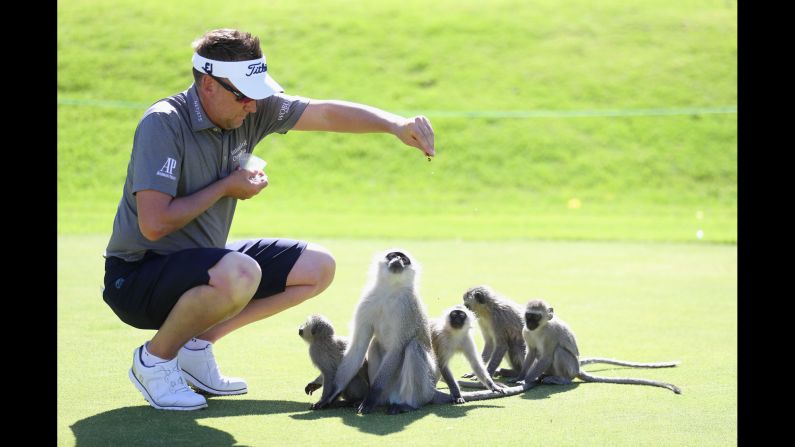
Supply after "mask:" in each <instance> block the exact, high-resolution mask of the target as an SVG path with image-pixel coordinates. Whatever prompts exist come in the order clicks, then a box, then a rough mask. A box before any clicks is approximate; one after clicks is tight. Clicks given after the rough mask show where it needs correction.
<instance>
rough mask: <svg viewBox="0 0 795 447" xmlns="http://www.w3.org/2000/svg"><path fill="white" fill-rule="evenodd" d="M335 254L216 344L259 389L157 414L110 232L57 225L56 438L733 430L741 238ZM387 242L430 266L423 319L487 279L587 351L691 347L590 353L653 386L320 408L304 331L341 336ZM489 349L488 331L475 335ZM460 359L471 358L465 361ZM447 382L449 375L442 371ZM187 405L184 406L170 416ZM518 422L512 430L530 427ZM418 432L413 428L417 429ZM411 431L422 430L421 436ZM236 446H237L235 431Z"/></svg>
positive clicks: (366, 246)
mask: <svg viewBox="0 0 795 447" xmlns="http://www.w3.org/2000/svg"><path fill="white" fill-rule="evenodd" d="M317 242H320V243H321V244H323V245H325V246H326V247H328V248H329V249H331V250H332V251H333V252H334V253H335V254H336V257H337V275H336V279H335V281H334V283H333V284H332V286H331V287H330V288H329V289H328V290H327V291H326V292H325V293H323V295H322V296H320V297H318V298H315V299H313V300H310V301H307V302H306V303H303V304H301V305H299V306H297V307H294V308H292V309H290V310H288V311H285V312H282V313H281V314H278V315H276V316H274V317H273V318H271V319H268V320H266V321H264V322H260V323H259V324H255V325H251V326H247V327H245V328H243V329H241V330H240V331H238V332H235V333H233V334H231V335H229V336H228V337H227V338H225V339H224V340H222V341H221V342H220V343H219V344H218V345H217V347H216V349H215V351H216V354H217V357H218V360H219V362H220V364H221V365H222V368H223V371H225V372H227V373H228V374H230V375H239V376H242V377H245V378H246V379H247V380H248V383H249V393H248V394H246V395H243V396H235V397H223V398H212V399H210V402H209V404H210V406H209V407H208V408H207V409H205V410H201V411H197V412H190V414H174V412H167V413H163V412H157V411H156V410H154V409H153V408H151V407H149V405H148V404H146V402H144V400H143V398H142V397H141V396H140V394H139V393H138V391H137V390H135V388H134V387H133V385H132V384H131V383H130V382H129V379H128V378H127V370H128V369H129V367H130V362H131V358H132V350H133V348H135V347H136V346H138V345H139V344H140V343H142V342H143V341H145V340H147V339H148V337H151V335H152V332H151V331H142V330H138V329H134V328H131V327H127V326H125V325H124V324H123V323H121V322H119V321H118V320H116V318H115V315H113V313H112V312H111V311H110V309H109V308H108V307H107V306H106V305H105V304H104V302H103V301H102V297H101V296H100V293H99V284H100V282H101V279H102V267H101V262H100V261H99V259H100V256H99V253H100V252H101V251H102V247H104V244H105V238H104V237H99V236H63V237H61V239H60V244H59V245H60V246H59V257H58V258H59V259H58V261H59V277H58V284H59V296H58V303H59V306H58V321H59V327H58V421H59V422H58V439H59V445H78V446H90V445H98V446H99V445H102V446H105V445H175V444H176V445H191V446H192V445H208V446H219V445H252V446H253V445H257V446H268V445H296V446H298V445H330V446H335V445H348V444H353V445H371V444H372V443H378V444H379V445H388V446H405V445H407V444H408V443H416V444H417V445H437V446H449V445H450V444H451V442H453V441H454V440H455V441H458V442H466V443H467V444H479V442H477V441H475V440H477V439H480V437H481V436H482V433H483V432H484V431H485V432H486V433H488V436H489V437H490V438H491V439H492V440H493V442H494V443H495V444H496V443H500V444H503V445H526V444H527V440H528V439H529V437H532V438H534V439H546V440H547V441H548V443H549V445H605V446H638V445H648V446H659V445H678V446H681V445H693V446H708V445H714V446H725V445H732V444H734V443H736V439H735V438H736V436H737V321H736V313H737V288H736V280H737V270H736V264H737V250H736V247H734V246H724V245H696V244H640V243H603V242H543V241H539V242H530V241H526V242H494V241H490V242H455V241H415V240H367V241H363V240H345V239H333V240H323V239H321V240H318V241H317ZM395 244H400V245H401V246H402V247H404V248H405V249H407V250H409V251H410V252H411V253H412V254H414V255H415V256H416V257H417V258H419V259H420V261H421V262H422V263H423V267H424V270H423V272H424V273H423V276H422V278H421V282H420V284H421V286H420V291H421V293H422V296H423V299H424V301H425V303H426V306H427V308H428V312H429V314H430V315H431V316H437V315H439V314H440V313H441V312H442V311H443V310H444V309H445V308H447V307H449V306H451V305H454V304H456V303H459V302H460V301H461V294H463V292H464V291H465V290H466V289H467V288H468V287H470V286H473V285H476V284H482V283H488V284H490V285H492V287H494V288H495V289H497V290H499V291H501V292H503V293H505V294H507V295H508V296H511V297H513V298H514V299H515V300H516V301H517V302H526V301H527V300H528V299H530V298H533V297H544V298H545V299H546V300H548V301H549V302H550V303H552V305H553V306H554V307H555V311H556V313H557V315H558V316H559V317H560V318H562V319H564V320H565V321H566V322H568V323H569V324H570V325H571V326H572V328H573V329H574V330H575V331H576V334H577V337H578V338H579V344H580V350H581V352H582V353H583V355H586V356H609V357H615V358H621V359H625V360H636V361H662V360H675V359H678V360H681V361H682V364H681V365H680V366H678V367H676V368H671V369H661V370H637V369H636V370H632V369H625V368H617V367H611V366H609V365H602V366H599V365H592V366H589V367H588V368H587V370H588V371H591V372H596V373H598V374H601V375H609V376H614V377H615V376H621V375H627V376H632V377H647V378H655V379H658V380H664V381H669V382H672V383H674V384H676V385H678V386H679V387H681V388H682V391H683V394H681V395H675V394H674V393H672V392H670V391H668V390H663V389H660V388H653V387H644V386H629V385H612V384H600V383H577V384H575V385H569V386H560V387H551V386H544V387H538V388H536V389H534V390H531V391H529V392H527V393H526V394H525V395H523V396H514V397H509V398H505V399H500V400H493V401H483V402H473V403H467V404H464V405H462V406H431V407H427V408H425V409H422V410H420V411H417V412H415V413H411V414H404V415H400V416H394V417H392V416H386V415H385V414H384V413H383V412H382V411H379V412H377V413H374V414H371V415H367V416H356V414H355V413H354V412H353V410H352V409H341V410H328V411H322V412H310V411H309V409H308V408H309V404H310V403H311V402H314V401H315V400H317V399H318V398H319V397H318V396H316V395H313V396H312V397H310V396H307V395H305V394H304V391H303V389H304V386H305V385H306V384H307V382H309V381H311V380H312V379H314V378H315V376H316V375H317V371H316V370H315V369H314V368H313V367H312V365H311V363H310V361H309V356H308V353H307V347H306V344H305V343H304V341H303V340H301V338H299V336H298V326H299V325H300V324H301V323H302V322H303V321H304V319H305V318H306V317H307V316H308V315H309V314H311V313H315V312H317V313H322V314H324V315H326V316H327V317H329V318H330V319H331V321H332V322H333V323H334V324H335V327H336V328H337V330H338V331H339V333H340V334H344V335H347V334H349V329H348V323H349V321H350V318H351V314H352V312H353V308H354V306H355V304H356V301H357V300H358V298H359V294H360V292H361V290H362V287H363V285H364V281H365V274H366V273H365V272H366V269H367V267H368V263H369V260H370V257H371V255H372V254H373V253H374V252H376V251H378V250H382V249H385V248H388V247H391V246H394V245H395ZM475 339H476V341H477V343H478V346H479V347H481V348H482V347H483V342H482V339H481V338H480V336H479V335H477V336H476V338H475ZM452 369H453V372H454V373H456V374H458V375H461V374H464V373H465V372H467V371H468V370H469V368H468V366H467V364H466V362H465V361H464V360H463V359H460V358H459V359H456V361H455V362H454V364H453V367H452ZM440 388H444V385H443V384H441V385H440ZM176 413H181V412H176ZM520 427H521V429H520V430H518V428H520ZM417 439H419V441H416V440H417ZM412 440H414V442H412ZM235 442H236V443H235Z"/></svg>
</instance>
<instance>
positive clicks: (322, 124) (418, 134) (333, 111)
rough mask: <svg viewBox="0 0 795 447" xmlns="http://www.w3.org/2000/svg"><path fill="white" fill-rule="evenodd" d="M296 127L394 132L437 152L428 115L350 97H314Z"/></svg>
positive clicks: (429, 152) (428, 151) (427, 151)
mask: <svg viewBox="0 0 795 447" xmlns="http://www.w3.org/2000/svg"><path fill="white" fill-rule="evenodd" d="M293 130H315V131H326V132H350V133H368V132H384V133H391V134H392V135H395V136H396V137H398V138H399V139H400V140H401V141H402V142H403V143H405V144H407V145H409V146H413V147H416V148H417V149H419V150H421V151H422V152H423V153H424V154H425V155H428V156H431V157H432V156H434V155H436V148H435V147H434V141H433V139H434V135H433V128H432V127H431V122H430V121H429V120H428V118H426V117H424V116H422V115H418V116H415V117H411V118H403V117H402V116H399V115H395V114H394V113H390V112H387V111H385V110H381V109H378V108H375V107H372V106H368V105H364V104H357V103H353V102H348V101H339V100H315V99H312V100H310V101H309V105H308V106H307V107H306V109H305V110H304V113H303V114H302V115H301V118H299V119H298V122H297V123H296V124H295V126H294V127H293Z"/></svg>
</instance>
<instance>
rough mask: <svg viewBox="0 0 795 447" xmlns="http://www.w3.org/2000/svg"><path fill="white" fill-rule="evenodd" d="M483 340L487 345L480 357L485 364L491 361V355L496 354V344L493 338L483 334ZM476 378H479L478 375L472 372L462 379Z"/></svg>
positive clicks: (484, 346)
mask: <svg viewBox="0 0 795 447" xmlns="http://www.w3.org/2000/svg"><path fill="white" fill-rule="evenodd" d="M483 338H484V340H485V344H484V345H483V353H481V354H480V357H481V358H482V359H483V363H484V364H485V363H486V362H488V361H489V359H491V354H492V353H493V352H494V342H493V341H492V340H491V337H489V336H488V335H487V334H483ZM476 352H477V351H476ZM475 376H477V374H475V373H474V372H470V373H466V374H464V375H463V376H461V377H463V378H465V379H471V378H472V377H475Z"/></svg>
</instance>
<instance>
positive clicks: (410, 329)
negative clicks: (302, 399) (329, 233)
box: [313, 249, 527, 414]
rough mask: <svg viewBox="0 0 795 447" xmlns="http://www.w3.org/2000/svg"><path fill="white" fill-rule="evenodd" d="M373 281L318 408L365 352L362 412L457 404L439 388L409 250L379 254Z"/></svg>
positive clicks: (517, 389) (474, 396) (481, 395)
mask: <svg viewBox="0 0 795 447" xmlns="http://www.w3.org/2000/svg"><path fill="white" fill-rule="evenodd" d="M370 266H371V267H370V275H369V278H370V279H369V282H368V283H367V285H366V286H365V288H364V293H363V295H362V297H361V299H360V300H359V303H358V304H357V306H356V310H355V312H354V318H353V331H352V335H351V343H350V346H349V347H348V350H347V351H346V352H345V355H344V356H343V358H342V362H341V363H340V366H339V368H337V373H336V375H335V378H334V382H333V385H332V387H331V392H330V395H329V397H327V398H321V400H320V401H318V402H317V403H316V404H315V405H314V407H313V408H314V409H321V408H325V407H326V406H327V405H328V404H329V403H331V402H332V401H333V400H334V399H335V398H336V397H337V395H339V393H340V392H341V391H342V390H343V389H344V388H345V386H346V385H347V384H348V383H349V382H350V380H351V379H352V378H353V376H354V375H355V374H356V372H357V371H358V370H359V368H361V366H362V364H363V363H364V360H365V355H366V356H367V357H366V358H367V363H368V365H367V368H368V376H369V378H370V390H369V392H368V393H367V396H366V397H365V399H364V401H363V402H362V403H361V405H359V407H358V409H357V412H358V413H370V412H372V411H373V409H374V408H375V407H376V406H378V405H387V414H397V413H400V412H405V411H412V410H416V409H418V408H420V407H422V406H423V405H426V404H429V403H453V402H454V400H453V398H452V396H450V395H449V394H445V393H442V392H440V391H438V390H437V389H436V377H437V376H438V374H439V373H438V371H437V366H436V359H435V358H434V355H433V349H432V347H431V334H430V329H429V322H428V317H427V312H426V311H425V306H424V305H423V303H422V300H421V299H420V297H419V293H418V291H417V282H418V277H419V273H420V268H419V265H418V264H417V262H416V259H415V258H414V257H412V256H409V255H408V254H406V251H405V250H398V249H395V250H387V251H385V252H382V253H379V254H377V255H376V256H375V257H374V258H373V262H372V263H371V264H370ZM525 389H527V385H526V384H525V385H522V386H514V387H511V388H506V389H505V391H506V393H505V394H501V393H496V392H493V391H490V390H484V391H479V392H470V393H466V394H464V396H463V397H464V398H466V400H468V401H472V400H483V399H492V398H495V397H502V396H504V395H513V394H518V393H521V392H523V391H524V390H525Z"/></svg>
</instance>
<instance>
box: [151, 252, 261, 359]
mask: <svg viewBox="0 0 795 447" xmlns="http://www.w3.org/2000/svg"><path fill="white" fill-rule="evenodd" d="M207 273H208V274H209V276H210V282H209V284H207V285H203V286H197V287H194V288H192V289H190V290H188V291H187V292H185V293H184V294H183V295H182V296H181V297H180V298H179V300H178V301H177V304H175V305H174V307H173V308H172V309H171V312H170V313H169V314H168V317H167V318H166V321H165V322H164V323H163V325H162V326H160V329H159V330H158V331H157V333H156V334H155V336H154V337H153V338H152V340H151V341H150V342H149V344H148V345H147V350H148V351H149V352H150V353H151V354H154V355H156V356H157V357H160V358H162V359H166V360H170V359H173V358H174V357H176V355H177V352H178V351H179V349H180V348H181V347H182V346H183V345H184V344H185V343H186V342H187V341H188V340H190V338H191V337H194V336H196V334H199V333H201V332H203V331H205V330H207V329H208V328H210V327H212V326H214V325H216V324H217V323H218V322H220V321H223V320H225V319H227V318H230V317H231V316H233V315H235V314H237V313H238V312H240V311H241V309H244V308H245V306H246V304H248V303H249V301H250V300H251V298H252V296H253V295H254V292H255V291H256V290H257V286H258V285H259V281H260V276H261V274H262V272H261V271H260V267H259V264H257V262H256V261H255V260H254V259H252V258H251V257H249V256H246V255H244V254H242V253H237V252H230V253H228V254H226V255H224V257H223V258H221V260H220V261H218V263H217V264H215V265H214V266H213V267H212V268H210V270H208V271H207Z"/></svg>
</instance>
